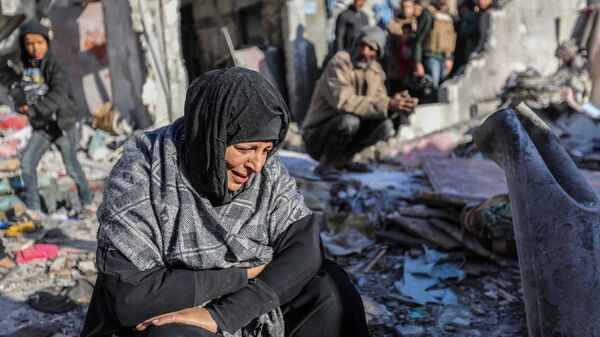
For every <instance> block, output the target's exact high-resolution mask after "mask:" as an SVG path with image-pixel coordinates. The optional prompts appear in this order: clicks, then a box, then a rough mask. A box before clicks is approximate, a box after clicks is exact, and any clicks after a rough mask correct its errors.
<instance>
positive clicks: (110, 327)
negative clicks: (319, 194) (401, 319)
mask: <svg viewBox="0 0 600 337" xmlns="http://www.w3.org/2000/svg"><path fill="white" fill-rule="evenodd" d="M289 122H290V116H289V111H288V109H287V107H286V105H285V102H284V100H283V98H282V97H281V95H280V94H279V92H278V91H277V90H276V89H275V88H274V87H273V86H272V85H271V84H270V83H269V82H268V81H267V80H266V79H264V78H263V77H262V76H261V75H260V74H258V73H256V72H254V71H250V70H247V69H242V68H231V69H222V70H214V71H210V72H208V73H206V74H204V75H202V76H200V77H199V78H197V79H196V80H194V81H193V82H192V83H191V84H190V86H189V88H188V91H187V94H186V101H185V112H184V117H182V118H179V119H177V120H176V121H175V122H173V124H171V125H168V126H166V127H163V128H160V129H158V130H155V131H151V132H146V133H144V134H140V135H137V136H136V137H134V138H132V139H131V140H130V141H129V142H128V143H127V144H126V145H125V150H124V153H123V156H122V157H121V159H119V161H118V162H117V163H116V165H115V167H114V168H113V170H112V172H111V173H110V176H109V178H108V180H107V182H106V189H105V194H104V200H103V202H102V204H101V206H100V209H99V211H98V221H99V223H100V227H99V230H98V252H97V265H98V279H97V281H96V285H95V287H94V293H93V296H92V301H91V303H90V307H89V309H88V312H87V317H86V320H85V324H84V327H83V331H82V333H81V336H82V337H96V336H118V337H123V336H132V337H137V336H139V337H158V336H169V337H208V336H214V337H218V336H223V335H224V336H244V337H252V336H257V337H258V336H260V337H284V336H295V337H311V336H328V337H366V336H368V331H367V325H366V321H365V313H364V308H363V305H362V301H361V298H360V295H359V294H358V292H357V291H356V289H355V288H354V286H353V285H352V283H351V282H350V280H349V278H348V276H347V275H346V273H345V272H344V271H343V270H342V269H341V268H340V267H338V266H337V265H336V264H335V263H333V262H332V261H329V260H326V259H324V258H323V251H322V248H321V247H322V245H321V241H320V237H319V230H320V229H319V225H318V223H317V222H316V221H312V215H311V214H310V211H309V210H308V208H307V207H306V205H305V204H304V200H303V198H302V196H301V195H300V194H299V192H298V191H297V189H296V183H295V181H294V179H293V178H292V177H290V176H289V175H288V173H287V170H286V169H285V167H284V166H283V164H282V163H281V161H280V160H279V158H278V156H277V155H276V152H277V150H278V149H279V147H280V146H281V145H282V143H283V141H284V139H285V135H286V133H287V130H288V127H289ZM173 323H175V324H173ZM217 333H218V334H217Z"/></svg>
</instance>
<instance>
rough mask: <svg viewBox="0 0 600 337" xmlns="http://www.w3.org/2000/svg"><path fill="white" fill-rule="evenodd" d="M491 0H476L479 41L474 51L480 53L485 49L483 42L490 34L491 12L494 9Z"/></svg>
mask: <svg viewBox="0 0 600 337" xmlns="http://www.w3.org/2000/svg"><path fill="white" fill-rule="evenodd" d="M493 5H494V1H493V0H477V15H478V22H479V41H478V42H477V46H476V47H475V52H476V53H481V52H482V51H483V50H484V49H485V43H486V42H487V40H488V37H489V35H490V25H491V23H490V21H491V17H490V16H491V14H492V12H493V10H494V7H493Z"/></svg>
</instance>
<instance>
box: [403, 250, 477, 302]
mask: <svg viewBox="0 0 600 337" xmlns="http://www.w3.org/2000/svg"><path fill="white" fill-rule="evenodd" d="M447 258H448V255H447V254H442V253H439V252H437V251H435V250H433V249H427V248H425V254H424V255H422V256H419V257H418V258H411V257H410V256H409V255H408V254H407V255H406V256H405V259H404V276H403V278H402V280H401V281H397V282H395V283H394V286H395V287H396V289H398V291H400V293H401V294H402V295H404V296H407V297H408V298H411V299H413V300H414V301H415V302H417V303H419V304H421V305H424V304H426V303H441V304H446V305H449V304H458V299H457V297H456V295H455V294H454V292H452V290H450V289H447V288H436V289H432V288H433V287H434V286H436V285H437V284H439V283H440V281H442V280H446V279H449V278H457V279H458V280H459V281H460V280H462V279H463V278H464V277H465V276H466V274H465V272H464V271H462V270H461V269H459V268H458V266H457V265H456V264H453V263H449V262H445V261H444V260H445V259H447Z"/></svg>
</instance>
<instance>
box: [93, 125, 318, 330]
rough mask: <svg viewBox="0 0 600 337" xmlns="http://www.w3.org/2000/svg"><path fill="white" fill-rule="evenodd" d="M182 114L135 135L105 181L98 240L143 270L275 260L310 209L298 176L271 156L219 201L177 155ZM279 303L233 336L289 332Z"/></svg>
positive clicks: (181, 140) (182, 139)
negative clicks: (195, 183)
mask: <svg viewBox="0 0 600 337" xmlns="http://www.w3.org/2000/svg"><path fill="white" fill-rule="evenodd" d="M184 129H185V127H184V125H183V122H182V120H181V119H179V120H177V121H176V122H174V123H173V124H172V125H170V126H167V127H164V128H161V129H158V130H156V131H152V132H147V133H144V134H141V135H138V136H136V137H134V138H132V139H131V140H130V141H128V143H127V144H126V145H125V150H124V153H123V156H122V158H121V159H120V160H119V161H118V162H117V164H116V165H115V167H114V168H113V170H112V172H111V174H110V177H109V178H108V180H107V182H106V189H105V194H104V200H103V202H102V204H101V206H100V208H99V210H98V220H99V222H100V228H99V232H98V244H99V246H100V247H103V248H105V249H117V250H119V251H120V252H121V253H122V254H124V255H125V256H126V257H127V258H128V259H129V260H131V261H132V262H133V263H134V264H135V265H136V266H137V267H138V268H139V269H140V270H147V269H150V268H153V267H155V266H161V267H165V266H174V265H177V266H185V267H187V268H190V269H194V270H204V269H215V268H229V267H253V266H257V265H259V264H264V263H267V262H268V261H269V259H270V258H271V256H272V254H273V249H272V246H273V245H274V242H275V241H276V240H277V238H278V237H279V236H280V235H281V234H282V233H283V232H284V231H285V230H286V229H287V228H288V226H289V225H290V224H291V223H293V222H295V221H297V220H299V219H301V218H303V217H305V216H307V215H308V214H309V213H310V211H309V210H308V208H307V207H306V206H305V204H304V201H303V198H302V196H301V195H300V194H299V193H298V191H297V190H296V184H295V181H294V180H293V179H292V178H291V177H290V176H289V175H288V173H287V170H286V169H285V167H284V166H283V164H282V163H281V161H280V160H279V159H278V157H277V156H276V155H275V156H272V157H271V158H270V159H269V160H268V161H267V163H266V164H265V166H264V167H263V169H262V171H261V172H260V173H259V174H256V175H254V176H253V177H252V178H251V180H249V181H248V182H247V184H248V187H247V188H246V189H245V190H244V191H243V192H242V193H240V194H238V195H237V196H236V197H235V198H234V199H233V201H232V202H230V203H228V204H225V205H222V206H218V207H213V206H212V205H211V203H210V202H209V201H208V200H207V199H206V198H204V197H203V196H201V195H199V194H198V193H197V192H196V191H195V190H194V189H193V188H192V186H191V185H190V182H189V175H188V174H187V172H186V169H185V165H183V163H181V162H180V160H179V158H180V157H181V156H180V153H181V151H182V148H183V147H184V145H183V142H184V138H185V131H184ZM283 332H284V331H283V316H282V314H281V310H279V309H277V310H274V311H273V312H271V313H268V314H264V315H262V316H260V317H258V318H257V319H255V320H254V321H253V322H251V323H250V324H248V325H247V326H246V327H245V328H243V329H242V331H238V332H237V333H236V334H235V336H283Z"/></svg>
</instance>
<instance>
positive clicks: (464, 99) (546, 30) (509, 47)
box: [405, 0, 586, 137]
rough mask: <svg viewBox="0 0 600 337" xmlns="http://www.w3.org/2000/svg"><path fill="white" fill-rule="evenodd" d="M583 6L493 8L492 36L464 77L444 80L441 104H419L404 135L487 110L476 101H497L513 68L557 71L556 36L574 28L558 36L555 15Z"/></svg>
mask: <svg viewBox="0 0 600 337" xmlns="http://www.w3.org/2000/svg"><path fill="white" fill-rule="evenodd" d="M585 5H586V1H585V0H547V1H516V0H513V1H510V2H508V3H506V4H505V5H504V7H503V8H502V9H499V10H496V11H494V12H492V13H491V23H490V25H491V29H490V31H491V35H490V36H489V38H488V40H487V44H486V47H485V48H486V49H485V51H484V52H483V53H482V54H480V55H478V56H477V57H475V58H472V59H471V60H470V62H469V64H468V65H467V67H466V69H465V72H464V74H463V75H462V76H459V77H457V78H455V79H453V80H451V81H448V82H446V83H444V84H443V85H442V89H441V92H440V96H441V97H440V98H441V101H442V102H445V103H438V104H431V105H423V106H420V107H419V108H418V109H417V111H416V113H415V115H414V116H412V117H411V125H410V127H409V129H408V130H407V132H405V136H406V135H409V136H410V137H417V136H420V135H424V134H428V133H432V132H435V131H438V130H441V129H444V128H447V127H450V126H452V125H456V124H458V123H460V122H463V121H466V120H469V119H471V118H473V117H476V116H477V115H480V114H483V113H487V112H491V110H490V111H481V109H480V105H479V103H481V102H486V101H491V100H495V99H496V96H497V95H498V93H499V92H500V89H501V88H502V87H503V85H504V84H505V83H506V80H507V78H508V77H509V75H510V74H511V73H512V72H513V71H523V70H525V69H526V68H527V67H528V66H534V67H536V68H538V69H539V70H540V71H541V72H542V73H544V74H548V73H551V72H553V71H555V70H556V69H557V67H558V61H557V59H556V57H555V56H554V53H555V50H556V48H557V46H558V36H560V35H563V36H568V35H569V34H570V29H572V26H571V27H569V28H568V29H569V31H568V32H567V33H566V35H565V34H563V33H560V32H559V34H558V36H557V28H558V27H560V26H561V25H560V21H557V19H559V20H560V18H561V17H562V16H567V18H565V19H566V20H572V17H573V16H574V15H575V14H576V13H577V10H579V9H581V8H582V7H583V6H585ZM533 16H535V19H534V20H532V17H533ZM492 107H493V108H495V106H493V105H492ZM493 108H492V109H493Z"/></svg>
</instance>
